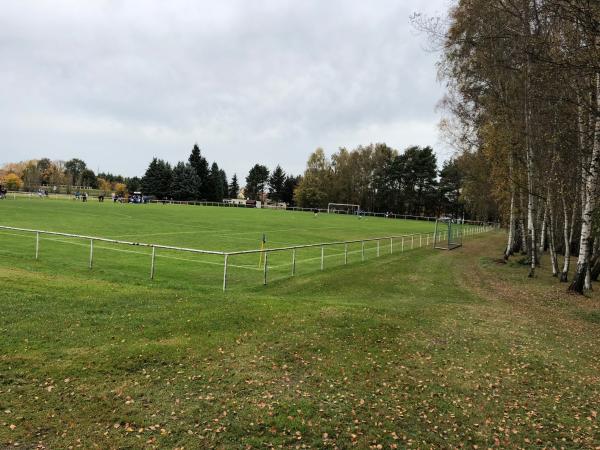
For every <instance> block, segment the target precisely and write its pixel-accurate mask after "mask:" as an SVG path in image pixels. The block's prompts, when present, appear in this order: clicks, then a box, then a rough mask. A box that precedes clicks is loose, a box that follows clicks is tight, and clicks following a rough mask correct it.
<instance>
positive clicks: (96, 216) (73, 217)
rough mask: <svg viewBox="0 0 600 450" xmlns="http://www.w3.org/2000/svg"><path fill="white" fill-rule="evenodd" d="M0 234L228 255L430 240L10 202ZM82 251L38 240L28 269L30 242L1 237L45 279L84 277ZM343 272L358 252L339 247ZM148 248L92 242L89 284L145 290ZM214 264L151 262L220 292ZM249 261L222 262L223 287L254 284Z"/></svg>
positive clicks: (303, 253)
mask: <svg viewBox="0 0 600 450" xmlns="http://www.w3.org/2000/svg"><path fill="white" fill-rule="evenodd" d="M0 225H7V226H13V227H20V228H28V229H39V230H47V231H58V232H64V233H74V234H80V235H86V236H97V237H104V238H110V239H119V240H125V241H132V242H144V243H150V244H162V245H171V246H177V247H186V248H193V249H204V250H216V251H236V250H251V249H258V248H260V245H261V241H262V238H263V235H264V236H265V238H266V240H267V244H266V245H267V247H268V248H274V247H286V246H290V245H298V244H314V243H321V242H335V241H343V240H356V239H368V238H377V237H387V236H400V235H413V234H415V233H430V232H432V231H433V229H434V226H435V224H434V223H433V222H427V221H416V220H396V219H385V218H378V217H367V218H358V217H356V216H348V215H337V214H318V215H317V216H315V215H314V214H312V213H307V212H292V211H281V210H257V209H246V208H219V207H201V206H182V205H168V204H167V205H162V204H150V205H129V204H118V203H112V202H109V201H107V202H104V203H98V202H97V201H90V202H88V203H82V202H79V201H74V200H50V199H39V198H36V197H33V198H27V197H17V200H12V199H9V200H6V201H1V202H0ZM404 241H405V242H403V239H401V238H396V239H395V240H394V242H393V243H390V241H389V239H385V240H382V241H381V242H380V243H379V247H380V248H379V254H380V255H384V254H389V253H390V251H391V250H393V249H391V248H390V246H395V250H396V251H398V252H401V251H402V249H403V248H404V249H405V250H410V249H412V248H416V247H419V246H421V245H426V244H427V243H428V242H429V240H428V239H427V238H426V237H425V236H422V237H419V236H411V237H410V238H409V237H407V238H406V239H404ZM377 245H378V244H377V242H374V241H367V242H366V243H365V250H364V252H365V255H364V258H365V259H369V258H373V257H376V256H377V253H378V251H377ZM89 246H90V243H89V242H88V241H86V240H81V239H73V238H65V237H60V236H58V237H57V236H49V235H43V234H42V235H41V236H40V249H39V261H37V262H35V261H33V260H34V255H35V235H34V234H31V233H22V232H18V231H6V230H0V256H3V257H5V258H7V259H9V260H11V261H13V263H14V264H15V265H17V266H19V267H23V268H28V269H35V270H39V271H43V272H47V273H56V271H57V270H59V271H62V272H64V273H71V272H75V273H88V272H89V269H88V263H89ZM348 252H349V256H348V263H350V264H352V263H357V262H361V261H362V259H363V256H362V244H361V243H355V244H350V245H349V246H348ZM150 254H151V249H149V248H147V247H139V246H136V247H134V246H123V245H113V244H110V243H105V242H96V243H95V246H94V264H93V266H94V268H93V276H95V277H97V278H102V279H107V280H121V279H128V280H129V282H130V283H142V284H147V283H148V278H149V272H150V261H151V256H150ZM320 259H321V249H320V248H318V247H313V248H306V249H300V250H298V251H297V254H296V266H295V267H296V274H298V275H305V274H310V273H312V272H315V271H318V270H320ZM324 259H325V263H324V266H325V267H332V266H337V265H342V264H344V246H343V245H336V246H331V247H326V248H325V250H324ZM223 262H224V261H223V256H218V255H217V256H215V255H198V254H194V253H182V252H176V251H171V250H159V251H157V253H156V267H155V269H156V271H155V273H156V280H155V281H156V282H158V283H161V282H162V283H171V284H177V283H179V282H184V283H185V286H194V287H202V288H214V289H219V288H220V287H221V284H222V276H223ZM260 263H261V259H260V255H258V254H250V255H237V256H231V257H230V258H229V271H228V278H229V286H230V287H231V288H242V289H245V288H247V287H248V286H254V285H261V284H262V283H263V273H262V267H261V264H260ZM268 269H269V274H268V279H269V280H277V279H283V278H287V277H289V276H290V274H291V269H292V252H291V251H286V252H277V253H272V254H270V255H269V261H268Z"/></svg>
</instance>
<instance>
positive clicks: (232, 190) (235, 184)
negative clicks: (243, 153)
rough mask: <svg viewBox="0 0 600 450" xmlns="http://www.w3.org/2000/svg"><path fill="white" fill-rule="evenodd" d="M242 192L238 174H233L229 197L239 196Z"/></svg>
mask: <svg viewBox="0 0 600 450" xmlns="http://www.w3.org/2000/svg"><path fill="white" fill-rule="evenodd" d="M239 193H240V185H239V184H238V179H237V174H235V173H234V174H233V178H231V184H230V185H229V198H237V196H238V194H239Z"/></svg>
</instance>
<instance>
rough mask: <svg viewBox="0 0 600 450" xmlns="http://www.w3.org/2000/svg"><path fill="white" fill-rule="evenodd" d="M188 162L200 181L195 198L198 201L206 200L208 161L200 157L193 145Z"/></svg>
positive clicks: (200, 154) (207, 194)
mask: <svg viewBox="0 0 600 450" xmlns="http://www.w3.org/2000/svg"><path fill="white" fill-rule="evenodd" d="M188 161H189V163H190V165H191V166H192V167H193V168H194V170H195V171H196V174H197V175H198V178H199V179H200V184H199V186H198V192H197V193H196V195H195V197H196V198H197V199H200V200H202V199H207V198H208V196H209V190H210V187H209V180H208V176H209V170H208V161H207V160H206V158H205V157H204V156H202V153H201V152H200V147H198V144H194V148H193V149H192V153H191V154H190V157H189V159H188Z"/></svg>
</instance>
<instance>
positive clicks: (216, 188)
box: [206, 162, 225, 202]
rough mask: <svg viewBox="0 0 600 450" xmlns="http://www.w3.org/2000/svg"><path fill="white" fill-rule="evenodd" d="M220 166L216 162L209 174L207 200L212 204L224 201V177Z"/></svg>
mask: <svg viewBox="0 0 600 450" xmlns="http://www.w3.org/2000/svg"><path fill="white" fill-rule="evenodd" d="M221 172H222V171H221V170H220V169H219V165H218V164H217V163H216V162H214V163H212V166H211V168H210V172H209V174H208V183H207V195H206V199H207V200H208V201H211V202H220V201H222V200H223V197H224V194H225V193H224V192H223V177H222V173H221Z"/></svg>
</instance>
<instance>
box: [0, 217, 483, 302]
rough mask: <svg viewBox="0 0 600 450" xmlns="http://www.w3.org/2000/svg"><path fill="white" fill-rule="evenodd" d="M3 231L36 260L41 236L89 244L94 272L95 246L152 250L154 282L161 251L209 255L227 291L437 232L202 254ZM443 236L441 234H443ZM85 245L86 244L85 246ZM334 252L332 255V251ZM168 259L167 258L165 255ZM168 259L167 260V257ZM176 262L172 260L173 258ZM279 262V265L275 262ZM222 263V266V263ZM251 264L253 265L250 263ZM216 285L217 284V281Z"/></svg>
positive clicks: (385, 250)
mask: <svg viewBox="0 0 600 450" xmlns="http://www.w3.org/2000/svg"><path fill="white" fill-rule="evenodd" d="M492 229H494V227H492V226H489V225H483V224H482V225H469V226H466V227H465V229H464V236H465V237H469V236H472V235H475V234H479V233H483V232H486V231H490V230H492ZM0 230H5V231H6V232H18V233H25V234H26V235H32V236H33V237H34V238H35V247H34V249H32V250H34V255H35V259H36V260H38V259H39V258H40V236H44V235H47V236H55V237H62V238H68V239H75V240H79V241H83V242H84V243H85V242H87V244H88V245H89V259H88V261H87V265H88V267H89V269H90V270H91V269H92V268H94V244H95V243H110V244H115V245H116V246H134V247H144V248H148V249H150V253H149V254H147V256H148V257H149V259H150V260H149V261H148V269H149V277H150V279H154V277H155V274H156V264H155V261H156V258H157V256H158V251H159V250H161V251H169V252H176V253H188V254H195V255H208V256H210V257H211V258H213V259H214V258H217V260H211V261H205V262H206V263H207V264H211V265H213V266H214V265H216V266H219V265H220V266H221V267H222V289H223V291H225V290H227V288H228V287H229V285H230V282H231V280H230V271H231V270H232V269H236V270H249V271H250V272H251V276H250V278H244V279H240V280H239V281H240V284H247V283H251V282H252V281H250V280H254V283H255V284H256V280H257V279H258V278H259V277H258V276H257V271H258V272H259V273H260V274H261V275H260V281H261V282H262V284H264V285H266V284H267V283H268V281H269V275H270V271H271V270H277V274H278V275H279V277H282V278H285V277H293V276H296V275H297V274H298V273H299V267H300V265H301V264H304V265H305V266H306V267H307V268H309V269H310V270H308V272H305V273H309V272H311V271H318V270H321V271H322V270H325V268H326V261H330V259H329V258H332V259H333V258H335V260H334V261H333V262H332V263H331V264H327V267H329V266H336V265H346V264H349V262H350V258H351V257H352V258H353V261H352V262H358V261H360V262H364V261H365V260H366V259H368V258H367V252H368V253H369V255H372V256H375V257H380V256H382V255H384V254H393V253H394V252H405V251H409V250H412V249H417V248H422V247H429V248H433V246H434V245H433V244H434V232H429V233H416V234H405V235H398V236H385V237H376V238H366V239H353V240H346V241H335V242H321V243H314V244H304V245H292V246H287V247H276V248H265V249H255V250H239V251H229V252H225V251H216V250H202V249H195V248H185V247H176V246H170V245H161V244H150V243H143V242H132V241H125V240H119V239H109V238H103V237H98V236H85V235H80V234H73V233H61V232H56V231H45V230H34V229H29V228H19V227H11V226H3V225H0ZM443 233H444V232H441V234H443ZM442 238H443V237H442ZM83 245H85V244H83ZM330 249H331V251H330ZM121 251H122V250H121ZM309 251H310V252H312V254H310V255H308V256H310V257H305V258H303V259H302V258H299V257H298V254H299V252H305V253H308V252H309ZM164 256H166V255H164ZM253 256H254V258H255V257H256V256H259V261H260V263H259V266H257V265H256V264H255V259H252V257H253ZM166 257H168V256H166ZM171 258H173V257H171ZM234 258H238V259H240V260H241V263H239V264H235V263H232V259H234ZM275 258H277V262H278V263H277V264H275V263H274V261H272V262H270V261H271V260H272V259H275ZM173 259H178V260H184V261H187V260H186V259H185V258H179V257H175V258H173ZM219 260H220V262H219ZM248 261H250V263H249V262H248ZM212 273H213V274H214V276H213V277H212V278H211V279H214V278H218V277H219V275H218V272H212ZM214 282H216V281H214Z"/></svg>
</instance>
